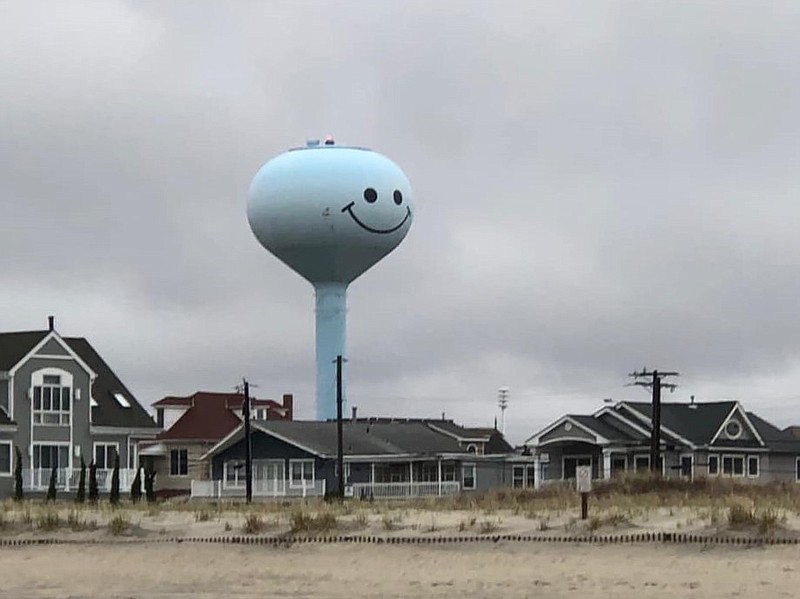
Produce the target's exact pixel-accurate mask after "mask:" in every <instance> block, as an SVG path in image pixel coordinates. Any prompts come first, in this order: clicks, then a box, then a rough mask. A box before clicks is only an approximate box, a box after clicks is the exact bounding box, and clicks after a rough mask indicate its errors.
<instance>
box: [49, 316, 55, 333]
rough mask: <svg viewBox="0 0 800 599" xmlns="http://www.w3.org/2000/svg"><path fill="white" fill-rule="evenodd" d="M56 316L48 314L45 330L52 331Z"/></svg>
mask: <svg viewBox="0 0 800 599" xmlns="http://www.w3.org/2000/svg"><path fill="white" fill-rule="evenodd" d="M55 323H56V317H55V316H48V317H47V330H48V331H52V330H53V329H54V328H55Z"/></svg>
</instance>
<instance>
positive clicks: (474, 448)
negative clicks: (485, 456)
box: [467, 443, 478, 453]
mask: <svg viewBox="0 0 800 599" xmlns="http://www.w3.org/2000/svg"><path fill="white" fill-rule="evenodd" d="M467 453H478V447H477V446H476V445H475V444H474V443H470V444H469V445H467Z"/></svg>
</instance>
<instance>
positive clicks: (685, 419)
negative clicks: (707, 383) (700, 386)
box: [620, 401, 736, 445]
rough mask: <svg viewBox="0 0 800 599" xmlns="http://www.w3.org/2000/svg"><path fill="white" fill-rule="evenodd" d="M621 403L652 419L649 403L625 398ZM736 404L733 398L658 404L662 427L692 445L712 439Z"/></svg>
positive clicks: (705, 442) (651, 407)
mask: <svg viewBox="0 0 800 599" xmlns="http://www.w3.org/2000/svg"><path fill="white" fill-rule="evenodd" d="M620 403H621V404H624V405H625V406H627V407H629V408H631V409H633V410H635V411H636V412H638V413H639V414H641V415H642V416H644V417H645V418H646V419H647V420H648V421H649V420H650V419H651V418H652V414H653V406H652V404H650V403H648V402H633V401H625V402H620ZM691 406H693V407H691ZM735 406H736V402H735V401H712V402H703V403H695V404H688V403H670V402H663V403H662V404H661V426H663V427H665V428H667V429H669V430H671V431H673V432H675V433H677V434H678V435H680V436H681V437H684V438H686V439H688V440H689V441H691V442H692V443H694V444H695V445H705V444H708V443H710V442H711V440H712V439H713V438H714V435H715V434H716V433H717V431H718V430H719V427H720V426H721V425H722V423H723V421H724V420H725V419H726V418H727V417H728V414H730V413H731V410H733V408H734V407H735Z"/></svg>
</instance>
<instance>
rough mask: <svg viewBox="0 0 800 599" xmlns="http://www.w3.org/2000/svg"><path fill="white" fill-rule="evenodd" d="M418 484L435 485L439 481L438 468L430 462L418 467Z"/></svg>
mask: <svg viewBox="0 0 800 599" xmlns="http://www.w3.org/2000/svg"><path fill="white" fill-rule="evenodd" d="M418 476H419V482H421V483H435V482H438V480H439V466H438V464H434V463H431V462H423V463H422V464H420V467H419V474H418Z"/></svg>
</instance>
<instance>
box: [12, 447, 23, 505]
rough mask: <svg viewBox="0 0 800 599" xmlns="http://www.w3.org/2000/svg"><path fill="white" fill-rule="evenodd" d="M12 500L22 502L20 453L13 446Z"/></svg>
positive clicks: (17, 448)
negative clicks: (14, 462)
mask: <svg viewBox="0 0 800 599" xmlns="http://www.w3.org/2000/svg"><path fill="white" fill-rule="evenodd" d="M14 458H15V461H16V464H15V465H14V500H15V501H22V453H20V450H19V447H17V446H16V445H15V446H14Z"/></svg>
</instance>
